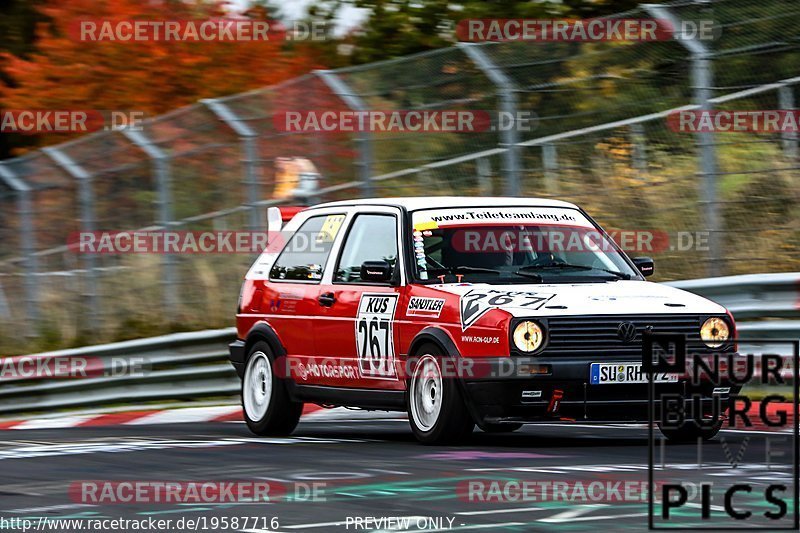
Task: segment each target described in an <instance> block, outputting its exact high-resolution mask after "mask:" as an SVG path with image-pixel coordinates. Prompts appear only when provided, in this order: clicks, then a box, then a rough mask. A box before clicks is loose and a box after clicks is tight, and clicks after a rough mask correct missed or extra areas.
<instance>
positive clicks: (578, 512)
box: [537, 503, 647, 524]
mask: <svg viewBox="0 0 800 533" xmlns="http://www.w3.org/2000/svg"><path fill="white" fill-rule="evenodd" d="M604 507H608V504H605V503H590V504H583V505H579V506H577V507H575V508H574V509H570V510H568V511H564V512H563V513H556V514H554V515H553V516H549V517H547V518H540V519H539V520H537V522H547V523H548V524H561V523H563V522H573V521H575V520H580V518H579V517H581V516H582V515H585V514H588V513H591V512H592V511H595V510H597V509H602V508H604ZM645 516H647V513H645ZM584 519H586V518H584ZM589 519H590V520H592V519H594V517H592V518H589Z"/></svg>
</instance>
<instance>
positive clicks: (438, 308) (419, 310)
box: [406, 296, 445, 318]
mask: <svg viewBox="0 0 800 533" xmlns="http://www.w3.org/2000/svg"><path fill="white" fill-rule="evenodd" d="M444 302H445V300H444V298H423V297H422V296H412V297H411V299H410V300H409V301H408V309H406V315H407V316H424V317H427V318H439V315H440V314H441V313H442V309H443V308H444Z"/></svg>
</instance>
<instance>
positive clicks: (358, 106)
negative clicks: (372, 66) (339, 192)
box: [314, 70, 373, 198]
mask: <svg viewBox="0 0 800 533" xmlns="http://www.w3.org/2000/svg"><path fill="white" fill-rule="evenodd" d="M314 74H315V75H316V76H318V77H319V79H321V80H322V82H323V83H324V84H325V85H327V86H328V88H329V89H330V90H331V91H332V92H333V94H335V95H336V96H338V97H339V98H340V99H341V100H342V101H343V102H344V103H345V104H346V105H347V107H349V108H350V109H352V110H353V111H361V112H364V111H367V107H366V106H365V105H364V101H363V100H362V99H361V97H360V96H359V95H357V94H356V93H355V92H354V91H353V90H352V89H351V88H350V86H349V85H347V83H345V81H344V80H343V79H342V78H340V77H339V76H337V75H336V72H335V71H333V70H315V71H314ZM356 142H357V143H358V146H359V150H358V151H359V163H358V165H359V172H358V175H359V179H360V180H361V193H362V194H363V195H364V196H365V197H367V198H369V197H370V196H373V186H372V138H371V135H370V133H369V132H368V131H360V132H359V136H358V137H357V138H356Z"/></svg>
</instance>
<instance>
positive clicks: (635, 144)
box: [629, 124, 647, 181]
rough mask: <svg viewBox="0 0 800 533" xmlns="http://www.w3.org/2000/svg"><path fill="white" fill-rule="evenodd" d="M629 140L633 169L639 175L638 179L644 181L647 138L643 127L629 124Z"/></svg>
mask: <svg viewBox="0 0 800 533" xmlns="http://www.w3.org/2000/svg"><path fill="white" fill-rule="evenodd" d="M629 139H630V143H631V147H632V148H631V152H632V153H631V158H632V160H633V168H635V169H636V172H637V173H638V174H639V176H638V177H639V179H640V180H642V181H644V179H645V176H646V173H647V148H646V145H647V137H646V135H645V132H644V126H643V125H642V124H631V125H630V128H629Z"/></svg>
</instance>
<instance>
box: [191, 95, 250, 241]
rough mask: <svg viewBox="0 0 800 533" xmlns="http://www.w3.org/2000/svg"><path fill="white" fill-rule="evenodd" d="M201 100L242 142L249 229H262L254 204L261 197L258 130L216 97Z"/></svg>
mask: <svg viewBox="0 0 800 533" xmlns="http://www.w3.org/2000/svg"><path fill="white" fill-rule="evenodd" d="M201 102H202V103H203V104H204V105H205V106H206V107H207V108H208V109H210V110H211V112H212V113H214V114H215V115H216V116H217V118H219V119H220V120H222V121H223V122H224V123H225V124H226V125H227V126H228V127H229V128H230V129H232V130H233V132H234V133H236V135H238V136H239V139H240V140H241V143H242V163H243V164H244V171H245V186H246V187H247V206H248V207H249V208H250V230H252V231H258V230H261V229H263V226H264V224H265V222H264V221H263V220H261V219H260V217H259V216H258V215H259V212H258V208H257V207H256V204H257V203H258V201H259V200H260V199H261V198H260V195H261V190H260V189H261V187H260V185H261V181H260V180H259V179H258V178H259V177H258V162H259V157H258V145H257V144H256V143H257V140H258V132H257V131H256V130H254V129H253V128H252V127H250V125H249V124H247V123H246V122H244V121H243V120H242V119H241V118H239V116H238V115H236V113H234V112H233V110H232V109H231V108H230V107H229V106H228V105H226V104H225V103H223V102H222V101H220V100H217V99H207V100H201Z"/></svg>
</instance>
